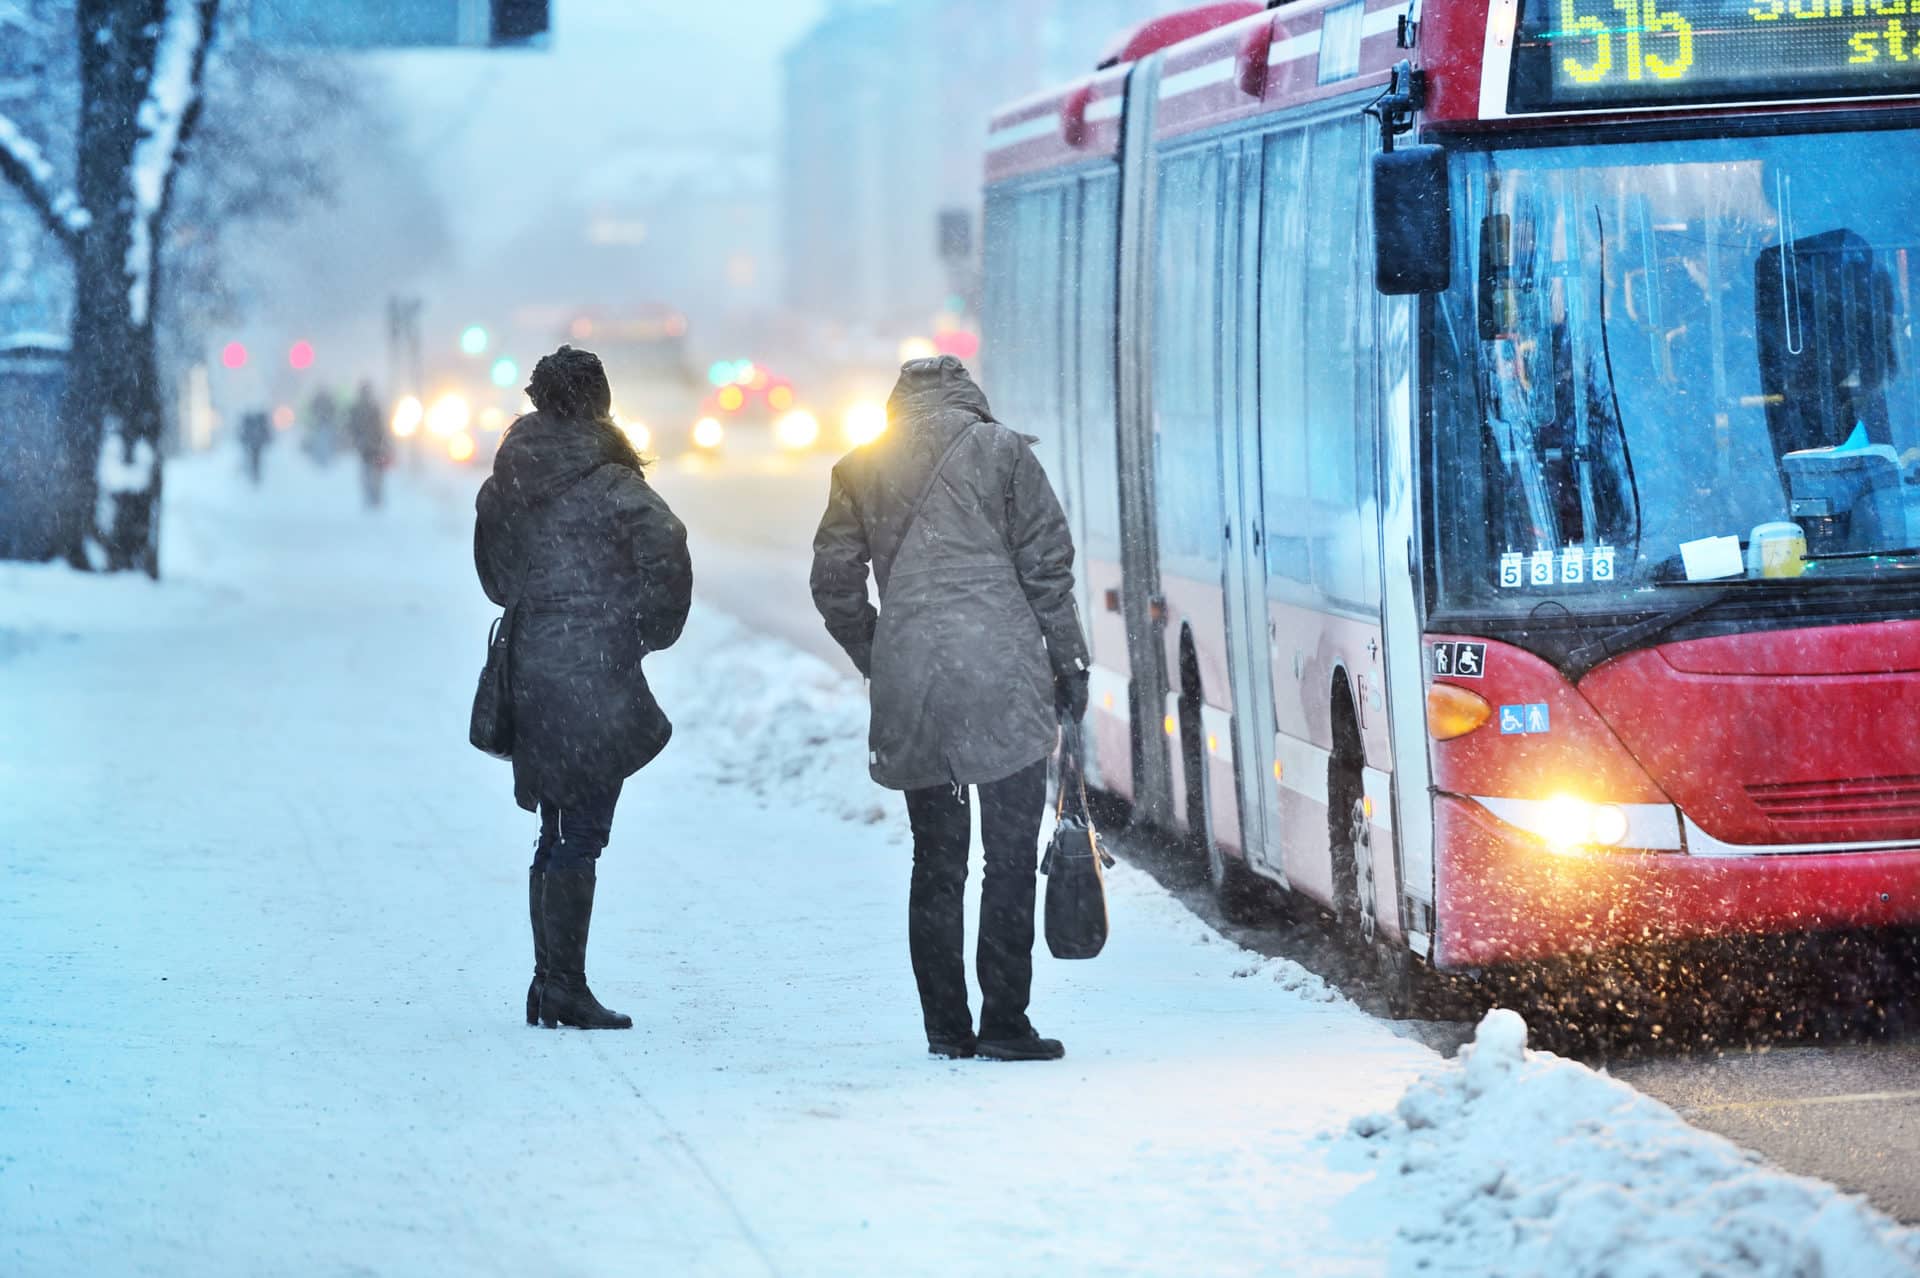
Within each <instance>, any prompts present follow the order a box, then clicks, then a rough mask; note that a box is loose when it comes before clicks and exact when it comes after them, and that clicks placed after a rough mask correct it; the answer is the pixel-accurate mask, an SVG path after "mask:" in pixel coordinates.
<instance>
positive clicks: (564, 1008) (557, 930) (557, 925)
mask: <svg viewBox="0 0 1920 1278" xmlns="http://www.w3.org/2000/svg"><path fill="white" fill-rule="evenodd" d="M545 877H546V885H545V890H544V892H543V893H542V895H541V900H542V905H543V908H542V911H541V913H542V915H543V917H544V918H545V920H546V925H547V926H546V932H547V979H546V984H545V985H544V986H543V987H542V989H541V993H540V1023H541V1024H543V1025H545V1026H546V1027H547V1028H548V1029H552V1028H554V1027H555V1026H556V1025H572V1026H574V1027H575V1028H577V1029H632V1028H633V1018H632V1017H631V1016H623V1015H622V1014H620V1013H619V1012H610V1011H608V1010H607V1009H606V1008H604V1007H602V1006H600V1000H599V999H597V998H595V997H594V996H593V991H592V990H590V989H588V988H587V930H588V927H589V926H590V925H591V924H592V922H593V884H594V874H593V862H592V861H584V862H580V863H578V864H572V865H561V864H557V863H556V864H554V865H550V866H548V867H547V873H546V876H545Z"/></svg>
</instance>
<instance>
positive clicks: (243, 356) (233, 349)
mask: <svg viewBox="0 0 1920 1278" xmlns="http://www.w3.org/2000/svg"><path fill="white" fill-rule="evenodd" d="M220 363H221V366H222V367H224V368H245V367H246V366H247V348H246V347H245V346H244V345H242V344H241V343H239V342H228V343H227V344H226V345H225V346H224V347H222V348H221V350H220Z"/></svg>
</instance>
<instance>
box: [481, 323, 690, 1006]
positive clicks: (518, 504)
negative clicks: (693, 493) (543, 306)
mask: <svg viewBox="0 0 1920 1278" xmlns="http://www.w3.org/2000/svg"><path fill="white" fill-rule="evenodd" d="M527 396H528V398H529V399H531V400H532V401H533V407H534V411H533V412H531V413H529V414H527V415H526V416H524V417H521V418H520V419H519V420H517V421H515V422H514V423H513V425H512V426H510V427H509V428H508V429H507V432H506V435H505V436H504V437H503V438H502V439H501V441H500V449H499V452H498V453H497V454H496V455H495V457H494V461H493V474H492V476H491V477H490V478H489V479H488V480H487V481H486V483H485V484H483V485H482V486H481V488H480V496H479V498H478V500H477V503H476V504H477V509H478V518H477V519H476V521H475V524H474V561H475V563H476V564H477V566H478V567H479V570H480V583H481V585H482V587H483V588H484V589H485V590H486V592H487V597H488V598H489V599H491V600H493V601H494V602H495V603H497V604H500V605H502V606H503V607H506V608H507V609H508V610H509V613H510V615H511V619H512V632H511V635H510V636H509V652H510V661H509V665H508V682H509V685H510V687H511V689H512V700H513V722H514V740H513V785H514V796H515V798H516V799H517V800H518V801H519V803H520V806H521V807H523V808H526V809H527V810H528V811H536V810H537V811H538V812H539V814H540V839H539V843H538V844H537V845H536V847H535V850H534V856H533V865H532V867H531V869H530V870H529V872H528V875H527V888H528V892H527V897H528V912H529V914H530V915H531V919H532V924H533V983H532V985H531V986H529V987H528V989H527V1023H528V1024H529V1025H531V1024H534V1023H535V1022H536V1021H539V1022H541V1023H543V1024H545V1025H546V1026H547V1027H548V1028H553V1027H554V1026H555V1025H573V1026H578V1027H580V1028H583V1029H626V1028H628V1027H630V1026H631V1025H632V1024H633V1021H632V1020H631V1019H630V1018H628V1017H626V1016H623V1015H621V1014H620V1013H618V1012H611V1011H609V1010H607V1009H606V1008H605V1007H603V1006H601V1004H600V1001H599V1000H598V999H596V998H595V997H594V996H593V992H592V990H590V989H588V987H587V978H586V955H587V932H588V927H589V924H590V923H591V922H592V919H593V897H594V884H595V863H596V862H597V860H598V858H599V856H600V853H601V851H602V849H604V848H605V847H606V845H607V837H608V835H609V833H610V832H611V830H612V826H613V810H614V805H615V804H616V803H617V802H618V801H619V798H620V790H621V786H622V784H623V783H624V782H625V781H626V779H627V778H628V777H630V776H632V775H633V774H634V773H636V772H638V771H639V770H640V769H641V768H643V767H645V766H646V765H647V763H649V762H650V761H651V760H652V759H653V758H654V756H656V755H658V754H659V753H660V751H661V750H662V749H664V748H665V747H666V744H667V739H668V737H669V736H671V735H672V732H673V725H672V724H670V723H669V722H668V721H667V716H666V715H665V714H664V713H663V712H662V711H661V709H660V706H659V704H658V703H657V702H656V701H655V700H654V698H653V693H652V692H651V691H650V690H649V689H648V687H647V680H646V676H645V675H644V674H642V673H641V670H640V663H641V659H642V658H644V657H645V656H646V655H647V654H648V653H649V652H658V651H659V650H660V649H662V648H667V647H671V646H672V645H673V643H674V641H675V640H677V639H678V638H679V637H680V630H681V627H682V626H684V625H685V624H686V620H687V609H688V606H689V602H690V599H691V596H692V590H693V567H692V564H691V562H690V561H689V559H688V556H687V531H686V528H685V527H684V526H683V525H682V524H681V522H680V521H679V520H678V519H677V518H675V517H674V514H673V511H671V510H670V509H668V507H667V503H666V502H665V501H663V500H661V497H660V494H659V493H657V492H655V491H654V489H653V487H652V485H650V484H649V483H648V482H647V478H646V474H645V472H644V469H643V467H642V464H641V460H640V457H639V455H638V454H637V453H636V452H635V451H634V448H633V445H632V444H631V443H630V442H629V441H628V439H627V437H626V435H625V434H624V433H623V432H622V431H621V430H620V428H619V427H618V426H617V425H616V424H615V423H614V420H613V413H612V405H613V392H612V388H611V387H610V386H609V385H608V383H607V375H606V372H605V370H604V369H603V368H602V367H601V364H600V360H599V358H598V357H597V356H595V355H593V354H592V353H590V352H588V351H582V350H575V349H574V348H572V347H570V346H562V347H561V348H560V349H559V350H558V351H556V352H554V353H553V354H552V355H549V356H547V357H546V358H544V359H542V360H541V361H540V362H539V364H538V365H537V366H536V367H535V368H534V370H533V376H532V379H531V381H530V382H529V384H528V386H527Z"/></svg>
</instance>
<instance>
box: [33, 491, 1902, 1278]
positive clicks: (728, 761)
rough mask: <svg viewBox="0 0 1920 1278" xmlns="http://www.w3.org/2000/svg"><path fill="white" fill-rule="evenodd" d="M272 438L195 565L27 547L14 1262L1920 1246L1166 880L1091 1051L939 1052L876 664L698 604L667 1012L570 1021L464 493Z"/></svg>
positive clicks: (1271, 1257) (640, 846) (663, 854)
mask: <svg viewBox="0 0 1920 1278" xmlns="http://www.w3.org/2000/svg"><path fill="white" fill-rule="evenodd" d="M277 460H281V461H282V463H283V465H282V472H283V473H276V474H274V475H272V476H271V477H270V480H269V484H268V487H267V489H266V490H265V491H264V492H261V493H253V492H249V491H246V490H244V489H242V488H240V487H239V486H238V481H237V478H236V477H235V476H234V475H233V474H232V473H231V466H230V464H229V463H228V462H227V460H226V459H220V460H218V461H206V462H199V463H194V464H191V465H184V466H179V467H176V468H174V469H173V470H171V471H170V472H169V492H170V494H171V501H170V506H169V511H170V514H169V528H168V541H167V542H166V553H167V555H168V559H169V572H170V576H169V579H168V581H167V582H166V584H164V585H163V586H159V587H155V586H152V585H150V584H148V583H146V582H143V581H134V580H107V581H102V580H86V579H78V578H74V577H72V576H70V575H68V574H65V573H63V572H60V571H57V570H52V569H43V568H22V567H19V566H8V565H0V1273H8V1274H13V1273H18V1274H22V1275H58V1274H121V1273H127V1274H140V1273H154V1274H184V1273H192V1274H228V1273H232V1274H254V1273H288V1274H334V1273H378V1274H404V1275H418V1274H439V1273H447V1274H455V1273H459V1274H466V1273H489V1274H493V1273H497V1274H592V1273H640V1274H758V1273H778V1274H887V1275H892V1274H921V1273H927V1274H936V1273H937V1274H973V1273H980V1274H986V1273H1011V1274H1038V1273H1063V1274H1081V1273H1140V1274H1169V1275H1171V1274H1189V1273H1207V1274H1258V1273H1273V1274H1283V1273H1316V1274H1346V1273H1357V1274H1374V1273H1385V1272H1396V1273H1412V1272H1415V1271H1417V1270H1419V1269H1421V1267H1422V1262H1423V1261H1424V1262H1426V1263H1427V1264H1428V1265H1430V1266H1431V1268H1430V1269H1428V1270H1427V1272H1443V1273H1473V1272H1497V1273H1515V1274H1520V1273H1555V1274H1559V1273H1599V1272H1609V1273H1646V1274H1655V1273H1659V1274H1677V1273H1688V1272H1700V1273H1720V1272H1725V1273H1777V1274H1782V1275H1785V1274H1796V1275H1797V1274H1807V1275H1812V1274H1825V1275H1835V1274H1840V1273H1847V1274H1879V1273H1887V1274H1892V1273H1899V1272H1906V1271H1908V1270H1909V1269H1910V1268H1912V1267H1914V1266H1915V1265H1916V1263H1917V1262H1920V1245H1917V1244H1916V1242H1915V1239H1914V1237H1913V1236H1912V1235H1910V1234H1906V1233H1903V1232H1901V1231H1898V1230H1896V1229H1895V1228H1894V1227H1893V1226H1891V1225H1889V1224H1888V1223H1887V1222H1886V1221H1884V1220H1883V1219H1882V1218H1880V1217H1878V1216H1875V1215H1874V1214H1872V1213H1871V1212H1869V1211H1867V1210H1866V1209H1864V1208H1863V1207H1861V1206H1860V1205H1858V1204H1857V1203H1856V1202H1854V1201H1852V1200H1848V1199H1843V1198H1841V1197H1840V1196H1838V1195H1836V1194H1835V1193H1834V1192H1833V1191H1831V1190H1830V1189H1827V1188H1826V1187H1824V1186H1820V1185H1818V1184H1815V1183H1813V1182H1807V1181H1799V1180H1794V1179H1791V1178H1788V1177H1785V1176H1782V1175H1779V1174H1778V1173H1775V1172H1772V1171H1770V1170H1768V1169H1766V1168H1764V1167H1761V1166H1758V1165H1756V1164H1755V1163H1754V1162H1753V1160H1751V1159H1749V1158H1747V1157H1746V1156H1744V1155H1742V1154H1740V1153H1739V1152H1738V1151H1737V1150H1735V1149H1734V1148H1733V1147H1732V1146H1729V1145H1727V1144H1726V1143H1725V1142H1722V1141H1719V1140H1717V1139H1715V1138H1711V1137H1707V1136H1703V1135H1701V1134H1699V1133H1697V1132H1694V1131H1693V1130H1692V1129H1690V1128H1688V1127H1686V1126H1685V1125H1684V1124H1682V1123H1680V1122H1679V1120H1678V1119H1676V1118H1674V1117H1673V1116H1672V1115H1671V1113H1670V1112H1669V1111H1667V1110H1665V1109H1664V1108H1662V1107H1660V1106H1658V1105H1655V1104H1653V1103H1652V1102H1649V1101H1646V1100H1644V1099H1642V1098H1640V1097H1638V1096H1637V1094H1635V1093H1632V1092H1631V1091H1629V1090H1628V1089H1626V1088H1624V1087H1621V1086H1620V1085H1618V1084H1615V1083H1613V1082H1611V1081H1610V1080H1606V1079H1604V1078H1601V1077H1599V1076H1597V1075H1594V1074H1592V1073H1591V1072H1590V1071H1587V1070H1584V1069H1582V1068H1580V1067H1578V1066H1574V1065H1569V1064H1566V1063H1565V1062H1561V1061H1558V1060H1556V1059H1554V1058H1551V1057H1546V1056H1540V1055H1531V1056H1528V1055H1523V1054H1522V1052H1521V1050H1520V1047H1519V1044H1518V1040H1517V1037H1516V1033H1517V1030H1516V1027H1515V1026H1514V1025H1512V1024H1510V1023H1508V1022H1506V1021H1504V1020H1501V1021H1496V1022H1494V1023H1493V1024H1492V1025H1491V1026H1490V1027H1489V1029H1488V1030H1487V1032H1486V1041H1485V1043H1484V1044H1483V1046H1482V1047H1481V1048H1478V1049H1476V1051H1475V1052H1474V1054H1473V1055H1472V1057H1471V1058H1470V1059H1468V1060H1467V1061H1465V1062H1463V1063H1445V1062H1441V1061H1439V1060H1438V1059H1437V1058H1436V1057H1435V1056H1434V1055H1433V1054H1432V1053H1431V1052H1429V1051H1428V1050H1427V1049H1425V1048H1424V1047H1421V1046H1419V1045H1418V1044H1416V1043H1413V1042H1411V1041H1408V1040H1406V1039H1403V1038H1400V1037H1398V1036H1396V1035H1395V1034H1393V1033H1392V1032H1391V1030H1390V1029H1388V1028H1387V1027H1386V1026H1384V1025H1382V1024H1380V1023H1378V1022H1376V1021H1373V1020H1372V1019H1370V1018H1368V1017H1366V1016H1365V1015H1363V1014H1362V1013H1360V1012H1359V1011H1358V1010H1357V1009H1355V1008H1354V1007H1352V1006H1351V1005H1350V1004H1348V1003H1346V1002H1345V1001H1344V1000H1343V999H1341V998H1339V997H1338V996H1337V995H1336V994H1334V993H1333V992H1332V991H1330V990H1329V989H1328V988H1327V987H1326V986H1325V985H1324V984H1323V983H1322V982H1320V981H1319V979H1318V978H1316V977H1314V976H1313V975H1312V974H1310V973H1307V972H1305V971H1304V970H1303V969H1301V968H1299V967H1298V966H1296V965H1293V964H1290V963H1286V962H1284V961H1278V960H1269V959H1262V958H1258V957H1256V956H1252V955H1249V954H1247V953H1246V952H1245V951H1242V950H1240V949H1238V948H1237V947H1234V946H1232V945H1230V944H1228V943H1226V942H1224V941H1222V940H1221V939H1220V938H1219V937H1217V936H1216V935H1214V934H1213V933H1211V932H1210V931H1209V930H1208V929H1206V928H1205V927H1204V926H1203V925H1202V924H1201V923H1200V922H1199V921H1197V920H1196V919H1194V918H1193V917H1192V916H1191V915H1190V914H1188V913H1187V912H1186V911H1185V910H1184V909H1183V908H1182V907H1180V906H1179V905H1178V904H1176V903H1174V902H1172V901H1171V900H1170V899H1169V898H1167V897H1166V896H1165V895H1163V894H1162V893H1161V892H1160V891H1159V889H1158V888H1157V887H1156V886H1155V885H1154V884H1153V883H1152V882H1151V881H1150V880H1148V879H1146V878H1145V877H1144V876H1142V875H1139V874H1137V873H1134V872H1131V871H1129V870H1127V869H1126V868H1125V867H1122V868H1121V869H1120V870H1119V871H1117V872H1116V873H1115V874H1114V876H1113V880H1112V888H1113V903H1112V908H1113V915H1114V919H1115V934H1114V939H1113V942H1112V944H1111V946H1110V947H1109V949H1108V952H1107V953H1106V954H1105V955H1103V956H1102V957H1101V958H1100V959H1099V960H1097V961H1095V962H1092V963H1086V964H1063V963H1056V962H1053V961H1051V960H1049V959H1047V958H1046V957H1045V956H1044V953H1043V954H1042V955H1041V957H1039V958H1038V960H1037V963H1036V967H1037V979H1036V990H1035V1000H1034V1015H1035V1020H1036V1022H1037V1023H1038V1024H1039V1025H1040V1027H1041V1028H1042V1029H1043V1030H1044V1031H1046V1032H1048V1033H1052V1034H1057V1035H1059V1036H1060V1037H1062V1038H1063V1039H1065V1041H1066V1043H1067V1048H1068V1058H1067V1060H1066V1061H1065V1062H1064V1063H1062V1064H1060V1065H1033V1066H1006V1065H992V1064H987V1063H983V1062H962V1063H948V1062H936V1061H933V1060H930V1059H928V1058H927V1057H926V1056H925V1055H924V1043H923V1041H922V1039H921V1036H920V1034H919V1025H918V1011H917V1006H916V1004H915V999H914V991H913V982H912V978H911V974H910V972H909V970H908V967H907V961H906V938H905V931H906V928H905V890H906V876H907V867H908V856H909V853H908V846H907V841H906V832H905V821H904V817H903V814H902V812H901V807H900V804H899V802H898V800H897V798H896V797H895V796H891V795H887V794H885V793H883V792H880V791H878V790H876V789H875V788H873V787H872V786H871V785H869V784H868V783H867V782H866V780H865V776H864V767H863V759H864V745H863V732H864V716H863V709H864V707H863V706H862V704H861V702H860V700H859V697H858V693H857V689H853V688H850V687H849V686H848V685H847V684H846V683H845V682H844V681H842V680H841V679H840V678H839V677H838V676H837V675H835V674H833V673H832V672H831V671H830V670H828V669H827V668H826V667H825V666H824V665H822V664H821V663H819V662H817V661H815V660H813V659H811V658H808V657H804V656H801V655H799V654H796V653H794V652H793V651H792V650H790V649H788V648H786V647H784V646H782V645H779V644H776V643H773V642H771V641H769V640H765V639H760V638H756V637H754V636H752V635H749V634H747V633H745V632H743V631H742V630H741V629H740V628H739V627H738V626H737V625H735V624H733V623H731V622H729V621H727V620H726V619H724V618H721V617H718V616H715V615H711V614H706V613H702V612H700V611H699V610H696V620H695V622H694V624H693V625H692V626H691V627H690V629H689V632H688V635H687V638H686V639H685V640H684V641H683V643H682V645H681V646H680V647H679V648H677V649H675V650H674V651H673V652H670V653H667V654H663V655H662V656H660V657H657V658H655V659H653V661H652V662H651V663H650V664H649V673H650V675H652V676H653V677H654V679H655V681H656V687H657V690H658V692H659V695H660V699H661V701H662V703H663V704H664V705H665V706H666V707H667V709H668V712H669V713H670V714H672V715H673V716H674V718H675V720H676V722H677V723H678V725H679V730H678V734H677V736H676V739H675V742H674V744H673V745H672V746H671V747H670V748H669V750H668V752H667V753H666V755H665V756H663V758H662V760H661V761H660V762H659V763H658V764H657V765H655V766H654V767H653V768H650V769H648V770H647V771H646V772H645V773H643V774H642V775H641V776H640V777H639V778H638V779H636V781H634V782H633V783H631V784H630V786H629V787H628V790H627V793H626V795H625V797H624V798H623V801H622V805H621V811H620V814H619V817H618V819H617V820H616V823H615V830H614V837H613V843H612V846H611V847H610V848H609V850H608V853H607V855H606V858H605V859H604V860H603V862H602V864H601V888H600V903H599V908H598V910H597V911H596V915H595V919H594V938H593V946H592V951H591V963H590V971H591V972H592V974H593V977H594V985H595V988H596V990H597V991H598V992H599V993H600V994H601V996H602V997H603V998H604V999H605V1000H606V1001H607V1002H608V1003H609V1004H610V1005H612V1006H615V1007H618V1008H621V1009H622V1010H625V1011H629V1012H631V1013H632V1014H633V1015H634V1018H635V1021H636V1026H635V1028H634V1030H632V1031H631V1032H628V1033H602V1034H586V1033H579V1032H573V1031H561V1032H546V1031H535V1030H529V1029H527V1028H525V1027H524V1026H523V1025H522V1024H521V1023H520V1015H519V1013H520V1006H519V1004H520V999H521V995H522V993H523V992H524V989H525V982H526V977H527V969H528V965H529V958H528V941H527V935H526V933H527V921H526V913H525V875H524V870H525V866H526V861H527V858H528V852H529V848H530V845H531V840H532V828H531V821H530V819H529V818H528V817H527V815H526V814H524V813H522V812H520V811H519V810H518V809H517V808H515V807H514V805H513V802H512V798H511V793H510V790H511V786H510V784H509V781H508V777H507V773H506V769H505V768H504V767H503V766H502V765H500V764H497V763H494V762H492V761H490V760H487V759H484V758H482V757H481V756H480V755H478V754H477V753H475V752H474V751H472V750H471V749H469V748H468V747H467V746H466V744H465V741H464V729H465V715H466V706H467V700H468V697H469V696H470V695H471V690H472V680H473V676H474V674H475V673H476V671H477V669H478V663H479V660H480V657H481V655H482V648H483V645H484V638H485V633H486V623H487V620H488V618H489V617H490V615H491V614H490V611H489V609H488V608H487V606H486V604H485V601H484V600H483V599H482V598H481V597H480V596H479V593H478V589H477V587H476V586H475V584H474V582H473V575H472V568H471V562H470V558H469V552H468V543H467V536H468V533H469V515H468V510H467V508H466V506H465V505H464V504H463V498H460V497H457V496H455V497H449V496H447V495H446V494H438V495H436V494H434V493H432V492H430V491H426V492H423V491H419V490H409V489H406V488H402V489H401V491H400V492H399V493H397V494H396V499H395V500H396V505H395V507H394V508H393V509H390V510H388V511H386V512H383V514H382V515H381V516H380V517H378V518H367V517H364V516H362V515H361V514H360V513H359V512H358V511H357V510H356V509H355V508H354V497H353V487H352V477H351V476H350V475H349V474H347V473H346V472H345V471H344V470H341V471H339V472H337V473H334V474H330V475H326V476H321V477H316V476H313V475H311V474H310V473H308V472H306V471H304V470H302V471H299V472H297V473H296V472H294V471H293V470H292V469H291V466H292V459H290V458H287V459H277ZM661 482H662V484H663V487H665V488H666V491H667V493H668V496H669V498H671V496H672V490H671V476H670V475H668V476H664V477H663V478H662V481H661ZM698 569H699V561H698V557H697V547H696V571H698ZM977 876H978V867H977V866H976V868H975V881H976V882H977ZM1403 1098H1404V1099H1403Z"/></svg>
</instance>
